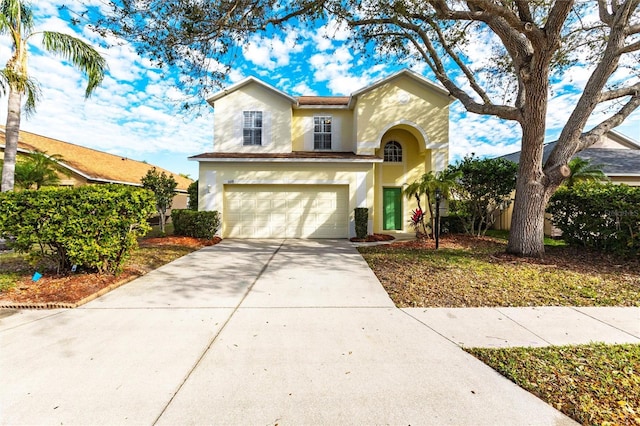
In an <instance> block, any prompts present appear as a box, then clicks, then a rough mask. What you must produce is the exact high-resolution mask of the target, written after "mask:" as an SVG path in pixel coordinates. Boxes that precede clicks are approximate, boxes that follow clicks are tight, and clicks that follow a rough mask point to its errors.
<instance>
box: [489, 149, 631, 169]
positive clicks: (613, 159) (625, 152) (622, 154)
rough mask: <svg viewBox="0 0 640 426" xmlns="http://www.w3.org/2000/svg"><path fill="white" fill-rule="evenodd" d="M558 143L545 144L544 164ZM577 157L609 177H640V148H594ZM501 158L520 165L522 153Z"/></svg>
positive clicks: (581, 152) (582, 152)
mask: <svg viewBox="0 0 640 426" xmlns="http://www.w3.org/2000/svg"><path fill="white" fill-rule="evenodd" d="M555 146H556V142H551V143H548V144H545V146H544V151H543V157H542V162H543V164H544V163H545V162H546V161H547V159H548V158H549V155H551V151H553V148H554V147H555ZM575 157H580V158H583V159H585V160H590V161H591V163H592V164H594V165H598V166H601V167H602V171H603V172H604V174H605V175H607V176H635V175H639V176H640V147H639V149H603V148H593V149H585V150H583V151H580V152H578V153H577V154H576V155H575ZM500 158H504V159H506V160H509V161H512V162H514V163H518V162H519V161H520V151H518V152H514V153H512V154H507V155H503V156H502V157H500Z"/></svg>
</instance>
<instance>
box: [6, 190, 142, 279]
mask: <svg viewBox="0 0 640 426" xmlns="http://www.w3.org/2000/svg"><path fill="white" fill-rule="evenodd" d="M154 211H155V204H154V196H153V193H152V192H150V191H147V190H144V189H142V188H136V187H131V186H124V185H88V186H82V187H77V188H43V189H40V190H37V191H32V190H27V191H21V192H4V193H2V194H0V235H2V236H12V237H14V238H15V240H14V241H12V242H11V246H12V248H14V249H15V250H16V251H18V252H22V253H28V254H29V258H30V259H31V260H32V261H33V262H34V263H35V264H38V265H39V266H40V267H45V266H53V267H54V268H55V269H56V271H57V272H58V273H61V272H65V271H69V270H71V268H72V266H73V265H77V266H80V267H83V268H85V269H87V270H93V271H98V272H101V273H104V272H110V273H115V272H117V271H118V270H120V268H121V266H122V264H123V262H124V261H125V260H126V259H127V258H128V256H129V255H130V253H131V251H132V250H133V249H134V248H135V247H136V246H137V238H138V237H140V236H142V235H144V234H145V233H146V232H147V231H148V230H149V229H150V227H149V225H148V223H147V218H148V217H149V216H150V215H151V214H152V213H153V212H154ZM43 263H49V264H51V263H52V265H43Z"/></svg>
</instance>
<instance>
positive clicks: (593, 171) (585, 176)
mask: <svg viewBox="0 0 640 426" xmlns="http://www.w3.org/2000/svg"><path fill="white" fill-rule="evenodd" d="M569 170H570V171H571V174H570V175H569V177H568V178H567V180H566V181H565V185H567V187H568V188H571V187H572V186H573V185H574V184H575V183H577V182H582V181H592V182H600V181H607V180H609V178H608V177H607V175H605V174H604V172H603V171H602V166H600V165H597V164H592V163H591V160H586V159H584V158H580V157H574V158H572V159H571V161H569Z"/></svg>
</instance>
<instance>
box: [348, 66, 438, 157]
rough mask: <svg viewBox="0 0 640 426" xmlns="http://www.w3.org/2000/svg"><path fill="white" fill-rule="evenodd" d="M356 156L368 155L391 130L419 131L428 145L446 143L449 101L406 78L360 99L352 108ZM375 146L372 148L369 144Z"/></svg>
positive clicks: (399, 78)
mask: <svg viewBox="0 0 640 426" xmlns="http://www.w3.org/2000/svg"><path fill="white" fill-rule="evenodd" d="M355 117H356V138H357V140H358V153H359V154H371V153H372V152H373V151H374V150H375V149H377V148H379V146H376V145H375V144H376V143H379V141H380V138H381V136H382V135H383V134H384V133H385V132H386V130H388V129H389V128H390V127H393V126H395V125H400V124H405V125H407V126H408V127H413V128H419V129H422V130H423V131H424V132H425V133H426V139H427V140H426V141H425V142H426V143H427V144H443V145H444V144H446V143H447V141H448V140H449V139H448V138H449V99H448V97H446V96H442V95H441V94H439V93H436V92H435V91H433V90H431V89H429V88H427V87H425V86H423V85H420V84H418V83H417V82H415V81H414V80H412V79H410V78H408V77H398V78H396V79H394V80H391V81H390V82H388V83H387V84H384V85H382V86H380V87H377V88H375V89H372V90H371V91H369V92H366V93H364V94H362V95H361V96H360V98H359V99H358V102H357V104H356V108H355ZM372 144H374V145H372Z"/></svg>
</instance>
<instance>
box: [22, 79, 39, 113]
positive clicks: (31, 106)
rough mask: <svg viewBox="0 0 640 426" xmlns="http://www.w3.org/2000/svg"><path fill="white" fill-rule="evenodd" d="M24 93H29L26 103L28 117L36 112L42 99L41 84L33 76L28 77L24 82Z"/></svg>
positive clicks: (25, 110)
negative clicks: (37, 105)
mask: <svg viewBox="0 0 640 426" xmlns="http://www.w3.org/2000/svg"><path fill="white" fill-rule="evenodd" d="M24 93H25V95H27V100H26V102H25V104H24V112H25V114H26V115H27V117H30V116H31V115H32V114H33V113H35V112H36V104H37V103H38V101H39V100H40V94H41V92H40V85H39V84H38V82H37V81H36V80H34V79H32V78H28V79H27V80H26V81H25V82H24Z"/></svg>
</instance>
